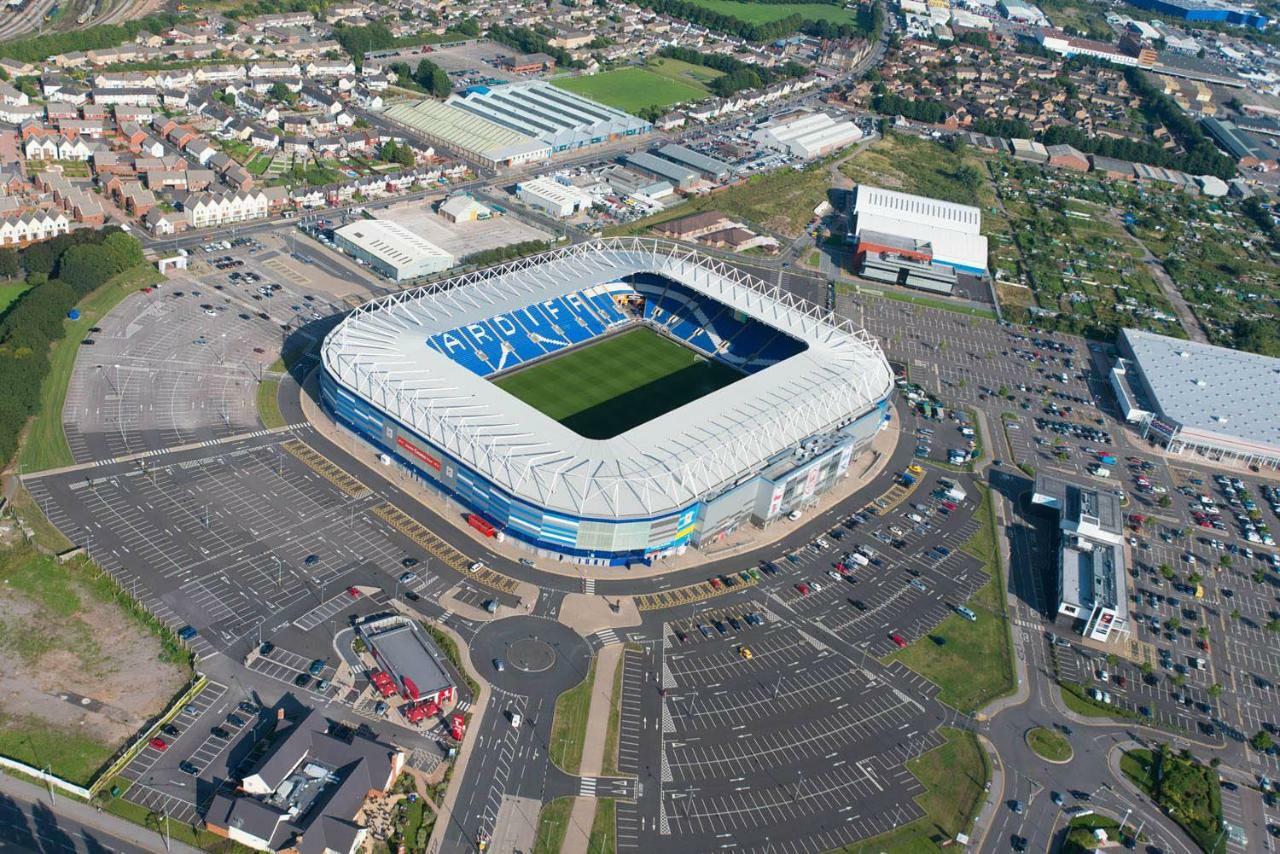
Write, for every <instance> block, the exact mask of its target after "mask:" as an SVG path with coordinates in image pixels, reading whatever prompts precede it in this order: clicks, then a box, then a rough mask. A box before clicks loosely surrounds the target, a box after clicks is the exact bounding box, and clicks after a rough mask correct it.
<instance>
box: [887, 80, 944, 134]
mask: <svg viewBox="0 0 1280 854" xmlns="http://www.w3.org/2000/svg"><path fill="white" fill-rule="evenodd" d="M878 90H879V91H877V92H876V93H875V94H874V95H872V96H871V106H872V107H873V108H874V109H875V111H876V112H877V113H881V114H883V115H886V116H903V117H904V118H908V119H911V120H912V121H917V122H925V123H926V124H931V125H937V124H942V122H944V121H946V118H947V116H948V115H949V114H950V112H951V110H950V109H948V107H947V105H946V104H943V103H941V102H939V101H926V100H923V99H917V98H904V97H902V96H901V95H895V94H893V93H892V92H886V91H884V88H883V87H882V86H881V87H878Z"/></svg>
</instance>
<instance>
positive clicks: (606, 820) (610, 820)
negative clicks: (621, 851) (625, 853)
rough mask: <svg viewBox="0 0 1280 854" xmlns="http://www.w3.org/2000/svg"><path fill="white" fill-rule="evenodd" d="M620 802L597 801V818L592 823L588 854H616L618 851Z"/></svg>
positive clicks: (604, 799)
mask: <svg viewBox="0 0 1280 854" xmlns="http://www.w3.org/2000/svg"><path fill="white" fill-rule="evenodd" d="M617 816H618V802H617V801H615V800H614V799H613V798H601V799H600V800H598V801H596V817H595V819H594V820H593V821H592V822H591V836H590V837H588V839H587V854H615V852H616V851H617V850H618V834H617Z"/></svg>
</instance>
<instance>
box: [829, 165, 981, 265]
mask: <svg viewBox="0 0 1280 854" xmlns="http://www.w3.org/2000/svg"><path fill="white" fill-rule="evenodd" d="M849 219H850V223H851V229H852V230H851V234H850V239H851V241H852V242H853V243H854V244H855V246H856V249H855V252H856V253H857V255H858V260H859V264H860V265H863V264H866V263H867V262H868V261H869V260H870V261H876V262H897V261H902V262H905V263H906V264H908V265H917V266H920V267H922V268H924V269H925V270H927V271H928V274H929V275H931V276H934V277H938V276H939V275H940V274H942V273H945V271H941V270H939V269H938V268H939V267H940V266H941V267H947V268H951V270H955V271H959V272H964V273H970V274H972V275H976V276H981V275H985V274H986V271H987V238H985V237H983V236H982V212H981V211H979V210H978V209H977V208H975V207H973V206H971V205H960V204H956V203H954V202H944V201H942V200H940V199H930V198H928V197H926V196H913V195H911V194H910V193H900V192H898V191H897V190H886V189H884V188H882V187H872V186H871V185H869V184H860V185H858V187H857V188H856V189H855V190H854V191H853V193H852V194H851V201H850V217H849ZM942 277H943V278H945V276H942Z"/></svg>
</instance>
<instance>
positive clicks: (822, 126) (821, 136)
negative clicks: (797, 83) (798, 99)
mask: <svg viewBox="0 0 1280 854" xmlns="http://www.w3.org/2000/svg"><path fill="white" fill-rule="evenodd" d="M751 138H752V139H753V140H755V141H756V142H758V143H759V144H761V145H766V146H768V147H769V148H772V149H775V150H777V151H785V152H786V153H787V154H790V155H791V156H793V157H799V158H801V159H802V160H812V159H813V158H815V157H822V156H823V155H826V154H830V153H831V152H833V151H838V150H840V149H841V148H844V147H845V146H847V145H852V144H853V143H855V142H857V141H858V140H860V139H862V130H861V129H860V128H859V127H858V126H857V125H855V124H854V123H853V122H851V121H849V120H847V119H846V120H844V121H836V120H835V119H833V118H831V116H829V115H827V114H826V113H795V114H793V115H790V116H786V117H783V118H780V119H777V120H775V121H771V122H769V123H768V124H766V125H764V126H763V127H761V128H760V129H759V130H757V131H756V132H755V133H754V134H752V135H751Z"/></svg>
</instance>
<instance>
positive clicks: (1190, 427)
mask: <svg viewBox="0 0 1280 854" xmlns="http://www.w3.org/2000/svg"><path fill="white" fill-rule="evenodd" d="M1116 345H1117V347H1118V349H1119V351H1120V358H1119V359H1118V360H1117V361H1116V364H1115V367H1113V368H1112V370H1111V389H1112V391H1113V392H1114V393H1115V395H1116V398H1117V400H1118V401H1119V403H1120V409H1121V411H1122V412H1123V413H1124V417H1125V420H1126V421H1128V422H1129V423H1131V424H1135V425H1137V426H1138V428H1139V430H1140V431H1141V433H1142V435H1143V436H1144V437H1147V438H1153V439H1156V440H1157V441H1159V442H1160V443H1162V444H1163V445H1165V446H1166V447H1167V448H1168V449H1169V451H1170V452H1172V453H1176V454H1181V453H1188V452H1191V453H1195V454H1198V455H1200V456H1203V457H1207V458H1208V459H1210V460H1214V461H1219V460H1233V461H1236V462H1241V463H1246V464H1254V465H1263V466H1268V467H1270V468H1280V417H1277V413H1280V359H1277V358H1274V357H1271V356H1260V355H1257V354H1256V353H1245V352H1242V351H1240V350H1232V349H1231V348H1229V347H1215V346H1214V345H1212V344H1200V343H1197V342H1195V341H1183V340H1182V339H1180V338H1170V337H1169V336H1167V335H1157V334H1155V333H1153V332H1143V331H1141V330H1138V329H1122V330H1120V334H1119V336H1118V338H1117V341H1116Z"/></svg>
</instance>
